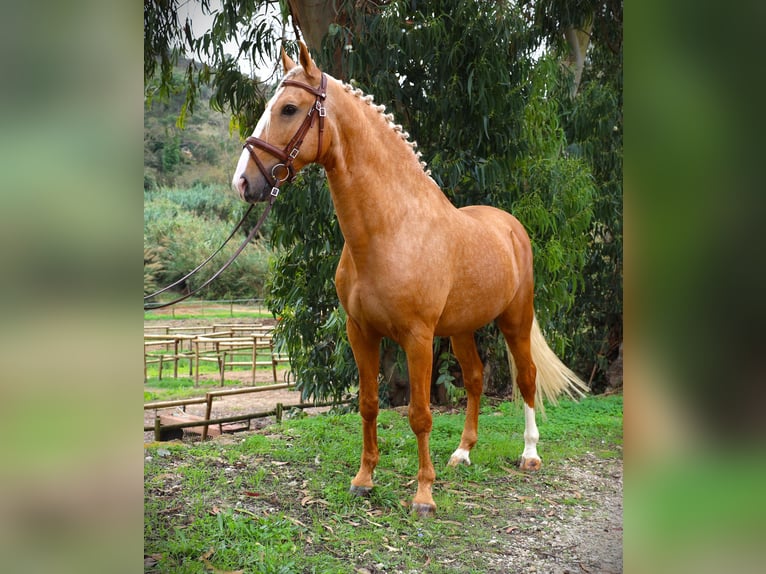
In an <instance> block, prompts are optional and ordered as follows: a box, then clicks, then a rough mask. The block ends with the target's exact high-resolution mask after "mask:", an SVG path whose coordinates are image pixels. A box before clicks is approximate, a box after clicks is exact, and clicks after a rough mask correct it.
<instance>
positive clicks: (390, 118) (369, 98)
mask: <svg viewBox="0 0 766 574" xmlns="http://www.w3.org/2000/svg"><path fill="white" fill-rule="evenodd" d="M351 81H352V82H353V81H354V80H351ZM341 85H342V86H343V89H344V90H345V91H347V92H348V93H350V94H353V95H354V96H356V97H357V98H359V99H360V100H361V101H363V102H364V103H365V104H367V105H368V106H370V107H371V108H372V109H373V110H375V111H376V112H378V113H379V114H380V115H381V116H382V117H383V119H384V120H386V123H387V124H388V127H389V128H391V129H392V130H393V131H394V132H395V133H396V134H397V135H398V136H399V137H400V138H401V139H402V141H404V143H406V144H407V145H408V146H410V148H411V149H412V153H413V154H414V155H415V157H416V158H417V160H418V163H420V166H421V167H422V168H423V172H424V173H425V174H426V175H427V176H428V177H431V170H430V169H428V165H427V164H426V162H424V161H421V159H420V158H421V157H423V154H422V153H421V152H419V151H416V150H417V148H418V142H415V141H410V140H409V138H410V134H409V133H408V132H406V131H404V128H403V127H402V126H401V125H400V124H397V123H394V114H389V113H386V106H384V105H376V104H375V103H374V102H375V96H373V95H368V94H365V93H364V92H363V91H362V90H360V89H359V88H355V87H354V86H352V85H351V84H347V83H345V82H341Z"/></svg>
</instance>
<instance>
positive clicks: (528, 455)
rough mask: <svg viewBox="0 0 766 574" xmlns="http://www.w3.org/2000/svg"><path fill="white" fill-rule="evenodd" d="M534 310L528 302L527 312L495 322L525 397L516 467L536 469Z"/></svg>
mask: <svg viewBox="0 0 766 574" xmlns="http://www.w3.org/2000/svg"><path fill="white" fill-rule="evenodd" d="M533 316H534V313H533V311H532V310H531V305H530V306H529V311H528V312H523V313H521V314H517V313H513V314H511V313H507V314H506V315H505V316H501V317H500V318H499V319H498V321H497V325H498V327H500V330H501V331H502V332H503V336H504V337H505V341H506V343H508V350H509V351H510V352H511V355H512V356H513V362H514V364H515V365H516V371H517V373H516V384H517V385H518V387H519V391H521V396H522V398H523V399H524V452H523V453H522V454H521V462H520V463H519V467H520V468H521V469H522V470H531V471H534V470H539V469H540V466H541V465H542V461H541V460H540V457H539V456H538V454H537V441H538V440H539V439H540V433H539V431H538V430H537V423H536V422H535V392H536V382H535V381H536V377H537V368H536V367H535V363H534V362H533V361H532V351H531V337H530V334H531V331H532V320H533Z"/></svg>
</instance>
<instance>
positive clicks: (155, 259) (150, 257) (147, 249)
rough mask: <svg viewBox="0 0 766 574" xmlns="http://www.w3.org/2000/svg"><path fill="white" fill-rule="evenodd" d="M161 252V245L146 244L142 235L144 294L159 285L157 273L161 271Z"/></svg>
mask: <svg viewBox="0 0 766 574" xmlns="http://www.w3.org/2000/svg"><path fill="white" fill-rule="evenodd" d="M161 253H162V247H160V246H158V245H149V246H147V241H146V236H144V295H148V294H149V293H153V292H154V291H156V290H157V289H158V287H159V283H158V281H157V275H158V274H159V273H160V272H161V271H162V261H160V254H161Z"/></svg>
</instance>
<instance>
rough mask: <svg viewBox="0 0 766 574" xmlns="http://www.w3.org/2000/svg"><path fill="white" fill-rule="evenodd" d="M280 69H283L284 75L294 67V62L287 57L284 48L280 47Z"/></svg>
mask: <svg viewBox="0 0 766 574" xmlns="http://www.w3.org/2000/svg"><path fill="white" fill-rule="evenodd" d="M282 67H283V68H284V71H285V74H286V73H287V72H289V71H290V70H292V69H293V68H294V67H295V62H293V59H292V58H291V57H290V56H288V55H287V52H285V47H284V46H282Z"/></svg>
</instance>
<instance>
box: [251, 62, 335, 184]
mask: <svg viewBox="0 0 766 574" xmlns="http://www.w3.org/2000/svg"><path fill="white" fill-rule="evenodd" d="M282 85H283V86H296V87H298V88H302V89H304V90H306V91H307V92H309V93H311V94H314V96H315V100H314V105H313V106H311V108H310V109H309V112H308V115H307V116H306V118H305V119H304V120H303V123H302V124H301V126H300V127H299V128H298V131H297V132H295V135H294V136H293V138H292V139H291V140H290V141H289V142H288V144H287V145H286V146H285V148H284V149H279V148H278V147H276V146H273V145H271V144H270V143H269V142H266V141H263V140H262V139H260V138H256V137H249V138H247V139H246V140H245V145H244V146H243V147H244V148H245V149H247V151H248V152H250V157H251V158H253V161H254V162H255V165H257V166H258V169H259V170H260V172H261V175H263V177H264V178H265V179H266V181H267V182H269V185H271V195H272V197H276V196H277V195H279V186H280V185H282V184H283V183H284V182H285V181H288V182H290V181H292V180H293V179H294V178H295V168H293V161H295V158H296V157H298V153H299V152H300V147H301V144H303V140H304V138H305V137H306V134H308V132H309V130H310V129H311V128H312V127H314V120H315V119H316V118H317V117H318V118H319V122H318V127H319V139H318V141H317V155H316V158H315V159H314V161H319V155H320V153H321V151H322V134H323V133H324V118H325V116H326V115H327V108H325V107H324V105H323V103H324V100H325V98H326V97H327V76H325V75H324V74H322V80H321V82H320V85H319V88H312V87H311V86H309V85H308V84H304V83H302V82H296V81H295V80H283V81H282ZM253 148H258V149H262V150H263V151H265V152H267V153H270V154H271V155H273V156H274V157H276V158H277V159H278V160H279V161H280V162H281V163H278V164H277V165H275V166H274V167H272V168H271V172H269V171H268V170H267V169H266V166H264V165H263V162H261V160H259V159H258V156H257V155H256V154H255V149H253Z"/></svg>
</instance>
